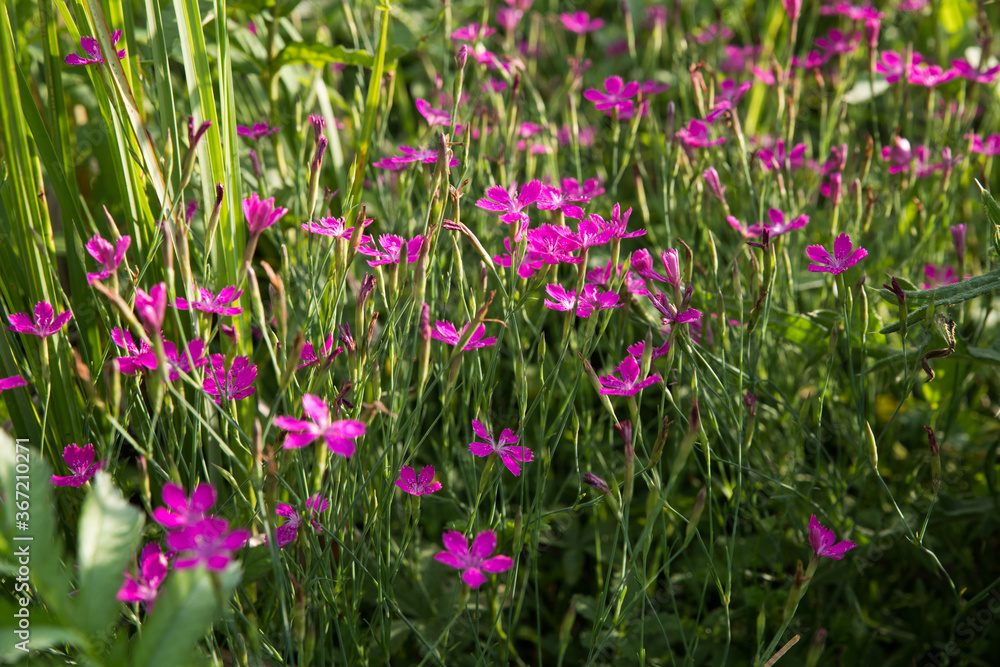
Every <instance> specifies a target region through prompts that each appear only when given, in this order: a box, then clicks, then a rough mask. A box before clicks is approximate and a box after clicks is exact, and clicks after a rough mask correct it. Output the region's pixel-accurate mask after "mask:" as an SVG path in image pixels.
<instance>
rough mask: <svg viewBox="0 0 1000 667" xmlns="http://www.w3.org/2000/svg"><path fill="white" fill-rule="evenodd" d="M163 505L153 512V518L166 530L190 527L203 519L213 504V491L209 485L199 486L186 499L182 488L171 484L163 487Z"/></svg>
mask: <svg viewBox="0 0 1000 667" xmlns="http://www.w3.org/2000/svg"><path fill="white" fill-rule="evenodd" d="M163 504H164V505H166V507H157V508H156V509H155V510H153V518H154V519H156V521H157V522H158V523H159V524H160V525H161V526H163V527H164V528H166V529H167V530H176V529H178V528H184V527H185V526H191V525H194V524H196V523H198V522H199V521H201V520H202V519H204V518H205V512H207V511H208V510H209V509H211V508H212V505H214V504H215V489H214V488H213V487H212V485H211V484H199V485H198V486H197V487H196V488H195V490H194V491H192V492H191V497H190V498H188V496H187V494H186V493H185V492H184V488H183V487H181V486H179V485H177V484H173V483H167V484H165V485H164V486H163Z"/></svg>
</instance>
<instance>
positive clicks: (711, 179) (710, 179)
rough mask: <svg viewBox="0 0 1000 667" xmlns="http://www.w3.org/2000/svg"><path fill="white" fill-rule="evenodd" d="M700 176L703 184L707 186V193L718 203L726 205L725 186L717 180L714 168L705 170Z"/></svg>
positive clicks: (717, 176) (717, 175)
mask: <svg viewBox="0 0 1000 667" xmlns="http://www.w3.org/2000/svg"><path fill="white" fill-rule="evenodd" d="M702 176H703V177H704V178H705V184H706V185H708V191H709V192H711V193H712V196H713V197H715V198H716V199H718V200H719V202H720V203H722V204H725V203H726V186H724V185H723V184H722V182H721V181H720V180H719V172H717V171H716V170H715V167H709V168H708V169H706V170H705V171H704V172H703V173H702Z"/></svg>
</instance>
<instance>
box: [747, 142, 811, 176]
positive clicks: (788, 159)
mask: <svg viewBox="0 0 1000 667" xmlns="http://www.w3.org/2000/svg"><path fill="white" fill-rule="evenodd" d="M805 154H806V145H805V144H804V143H801V144H798V145H796V146H795V147H794V148H793V149H792V151H791V152H790V153H785V142H784V141H782V140H781V139H778V141H777V143H776V144H775V146H774V148H773V149H771V148H761V149H760V151H759V152H758V153H757V157H758V158H759V159H760V167H761V169H763V170H764V171H771V170H772V169H784V168H785V167H786V166H787V167H788V169H789V170H792V169H800V168H801V167H802V165H804V164H805Z"/></svg>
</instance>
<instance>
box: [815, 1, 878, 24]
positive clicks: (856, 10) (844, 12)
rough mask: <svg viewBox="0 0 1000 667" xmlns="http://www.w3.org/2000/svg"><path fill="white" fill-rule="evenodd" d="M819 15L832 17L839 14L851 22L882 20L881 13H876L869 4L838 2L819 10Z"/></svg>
mask: <svg viewBox="0 0 1000 667" xmlns="http://www.w3.org/2000/svg"><path fill="white" fill-rule="evenodd" d="M819 13H820V15H821V16H832V15H836V14H840V15H841V16H846V17H847V18H849V19H851V20H852V21H865V20H867V19H879V20H881V19H882V12H880V11H878V10H877V9H875V8H874V7H872V6H871V5H870V4H867V3H865V4H864V5H860V6H859V5H852V4H851V3H849V2H838V3H834V4H831V5H825V6H823V7H820V8H819Z"/></svg>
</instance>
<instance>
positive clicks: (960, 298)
mask: <svg viewBox="0 0 1000 667" xmlns="http://www.w3.org/2000/svg"><path fill="white" fill-rule="evenodd" d="M998 291H1000V269H994V270H993V271H990V272H989V273H984V274H982V275H979V276H975V277H974V278H969V279H968V280H963V281H962V282H960V283H954V284H953V285H944V286H942V287H935V288H934V289H922V290H904V291H903V293H904V294H905V295H906V302H907V304H910V303H923V304H930V303H931V302H933V303H934V305H935V306H950V305H953V304H956V303H962V302H964V301H969V300H971V299H975V298H977V297H980V296H983V295H985V294H990V293H992V292H998ZM878 293H879V294H880V295H881V296H882V297H883V298H884V299H886V300H887V301H892V302H895V301H896V296H895V295H894V294H893V293H892V292H890V291H889V290H887V289H884V288H879V289H878ZM926 310H927V305H923V306H920V307H919V308H916V309H914V310H911V311H908V313H907V319H908V320H909V321H917V320H919V319H921V318H922V317H923V314H924V313H925V312H926ZM898 330H899V322H893V323H892V324H890V325H888V326H886V327H882V329H881V330H879V333H880V334H890V333H894V332H896V331H898Z"/></svg>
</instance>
